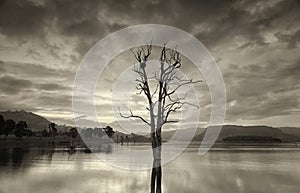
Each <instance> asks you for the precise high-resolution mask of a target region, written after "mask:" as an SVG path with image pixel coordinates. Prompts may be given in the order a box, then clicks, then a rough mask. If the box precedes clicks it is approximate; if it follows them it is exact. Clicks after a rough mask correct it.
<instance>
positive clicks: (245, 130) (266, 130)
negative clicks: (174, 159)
mask: <svg viewBox="0 0 300 193" xmlns="http://www.w3.org/2000/svg"><path fill="white" fill-rule="evenodd" d="M208 129H209V128H208ZM205 131H206V130H205ZM204 134H205V132H203V133H201V134H200V135H196V136H195V137H194V141H201V140H202V139H203V137H204ZM237 136H259V137H265V138H266V139H267V138H268V137H272V138H277V139H280V140H281V141H282V142H291V141H296V140H298V139H299V138H298V137H297V136H296V135H292V134H290V133H287V132H283V131H282V130H281V129H279V128H274V127H269V126H239V125H224V126H223V127H222V130H221V132H220V134H219V136H218V139H217V141H223V139H225V138H230V137H237Z"/></svg>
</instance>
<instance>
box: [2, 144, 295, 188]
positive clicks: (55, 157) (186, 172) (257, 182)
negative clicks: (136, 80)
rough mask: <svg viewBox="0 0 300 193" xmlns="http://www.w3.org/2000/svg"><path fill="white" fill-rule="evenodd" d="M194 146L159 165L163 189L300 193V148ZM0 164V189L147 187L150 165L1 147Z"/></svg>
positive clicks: (82, 155) (84, 155)
mask: <svg viewBox="0 0 300 193" xmlns="http://www.w3.org/2000/svg"><path fill="white" fill-rule="evenodd" d="M197 151H198V150H197V149H196V148H189V149H187V151H185V152H184V153H183V154H181V155H180V156H179V157H177V158H176V159H175V160H174V161H172V162H171V163H168V164H166V165H164V166H163V187H162V188H163V192H168V193H181V192H187V193H192V192H203V193H227V192H228V193H239V192H243V193H276V192H278V193H299V192H300V185H299V183H300V151H299V150H290V149H287V150H257V149H256V150H249V149H248V150H241V151H223V150H222V149H219V151H212V152H209V153H207V154H206V155H204V156H199V155H198V153H197ZM0 165H1V166H0V193H54V192H55V193H102V192H103V193H104V192H109V193H118V192H121V193H123V192H130V193H135V192H149V180H150V175H151V172H150V171H149V170H145V171H128V170H122V169H119V168H116V167H113V166H110V165H108V164H106V163H104V162H103V161H101V160H99V159H98V158H97V157H96V156H95V155H94V154H91V153H84V152H83V151H76V152H75V153H72V154H71V153H70V152H69V151H68V150H67V149H56V150H49V149H48V150H45V149H44V150H43V149H37V148H35V149H29V150H28V149H27V150H25V149H20V148H14V149H3V148H2V149H0Z"/></svg>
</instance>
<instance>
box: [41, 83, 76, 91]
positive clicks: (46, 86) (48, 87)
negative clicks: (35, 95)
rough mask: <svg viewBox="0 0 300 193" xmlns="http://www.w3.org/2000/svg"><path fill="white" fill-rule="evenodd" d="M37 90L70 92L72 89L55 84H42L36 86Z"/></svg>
mask: <svg viewBox="0 0 300 193" xmlns="http://www.w3.org/2000/svg"><path fill="white" fill-rule="evenodd" d="M37 88H39V89H42V90H48V91H59V90H68V89H69V90H71V89H72V88H70V87H67V86H64V85H60V84H56V83H44V84H38V85H37Z"/></svg>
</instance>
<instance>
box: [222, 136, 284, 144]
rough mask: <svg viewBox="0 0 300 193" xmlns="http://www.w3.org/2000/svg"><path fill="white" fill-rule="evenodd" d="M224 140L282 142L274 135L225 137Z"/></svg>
mask: <svg viewBox="0 0 300 193" xmlns="http://www.w3.org/2000/svg"><path fill="white" fill-rule="evenodd" d="M223 141H228V142H241V141H246V142H276V143H281V139H279V138H276V137H272V136H255V135H250V136H234V137H226V138H223Z"/></svg>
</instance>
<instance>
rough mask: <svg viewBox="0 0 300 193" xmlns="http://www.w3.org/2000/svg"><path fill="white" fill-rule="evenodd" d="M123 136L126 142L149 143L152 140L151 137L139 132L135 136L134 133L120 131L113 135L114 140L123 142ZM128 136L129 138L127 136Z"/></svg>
mask: <svg viewBox="0 0 300 193" xmlns="http://www.w3.org/2000/svg"><path fill="white" fill-rule="evenodd" d="M121 136H123V140H124V142H127V141H128V142H133V141H135V142H140V143H148V142H151V141H150V138H148V137H146V136H143V135H138V134H135V135H134V137H133V135H131V134H125V133H122V132H119V131H116V132H115V133H114V135H113V140H114V141H118V142H121ZM126 136H127V138H126Z"/></svg>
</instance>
